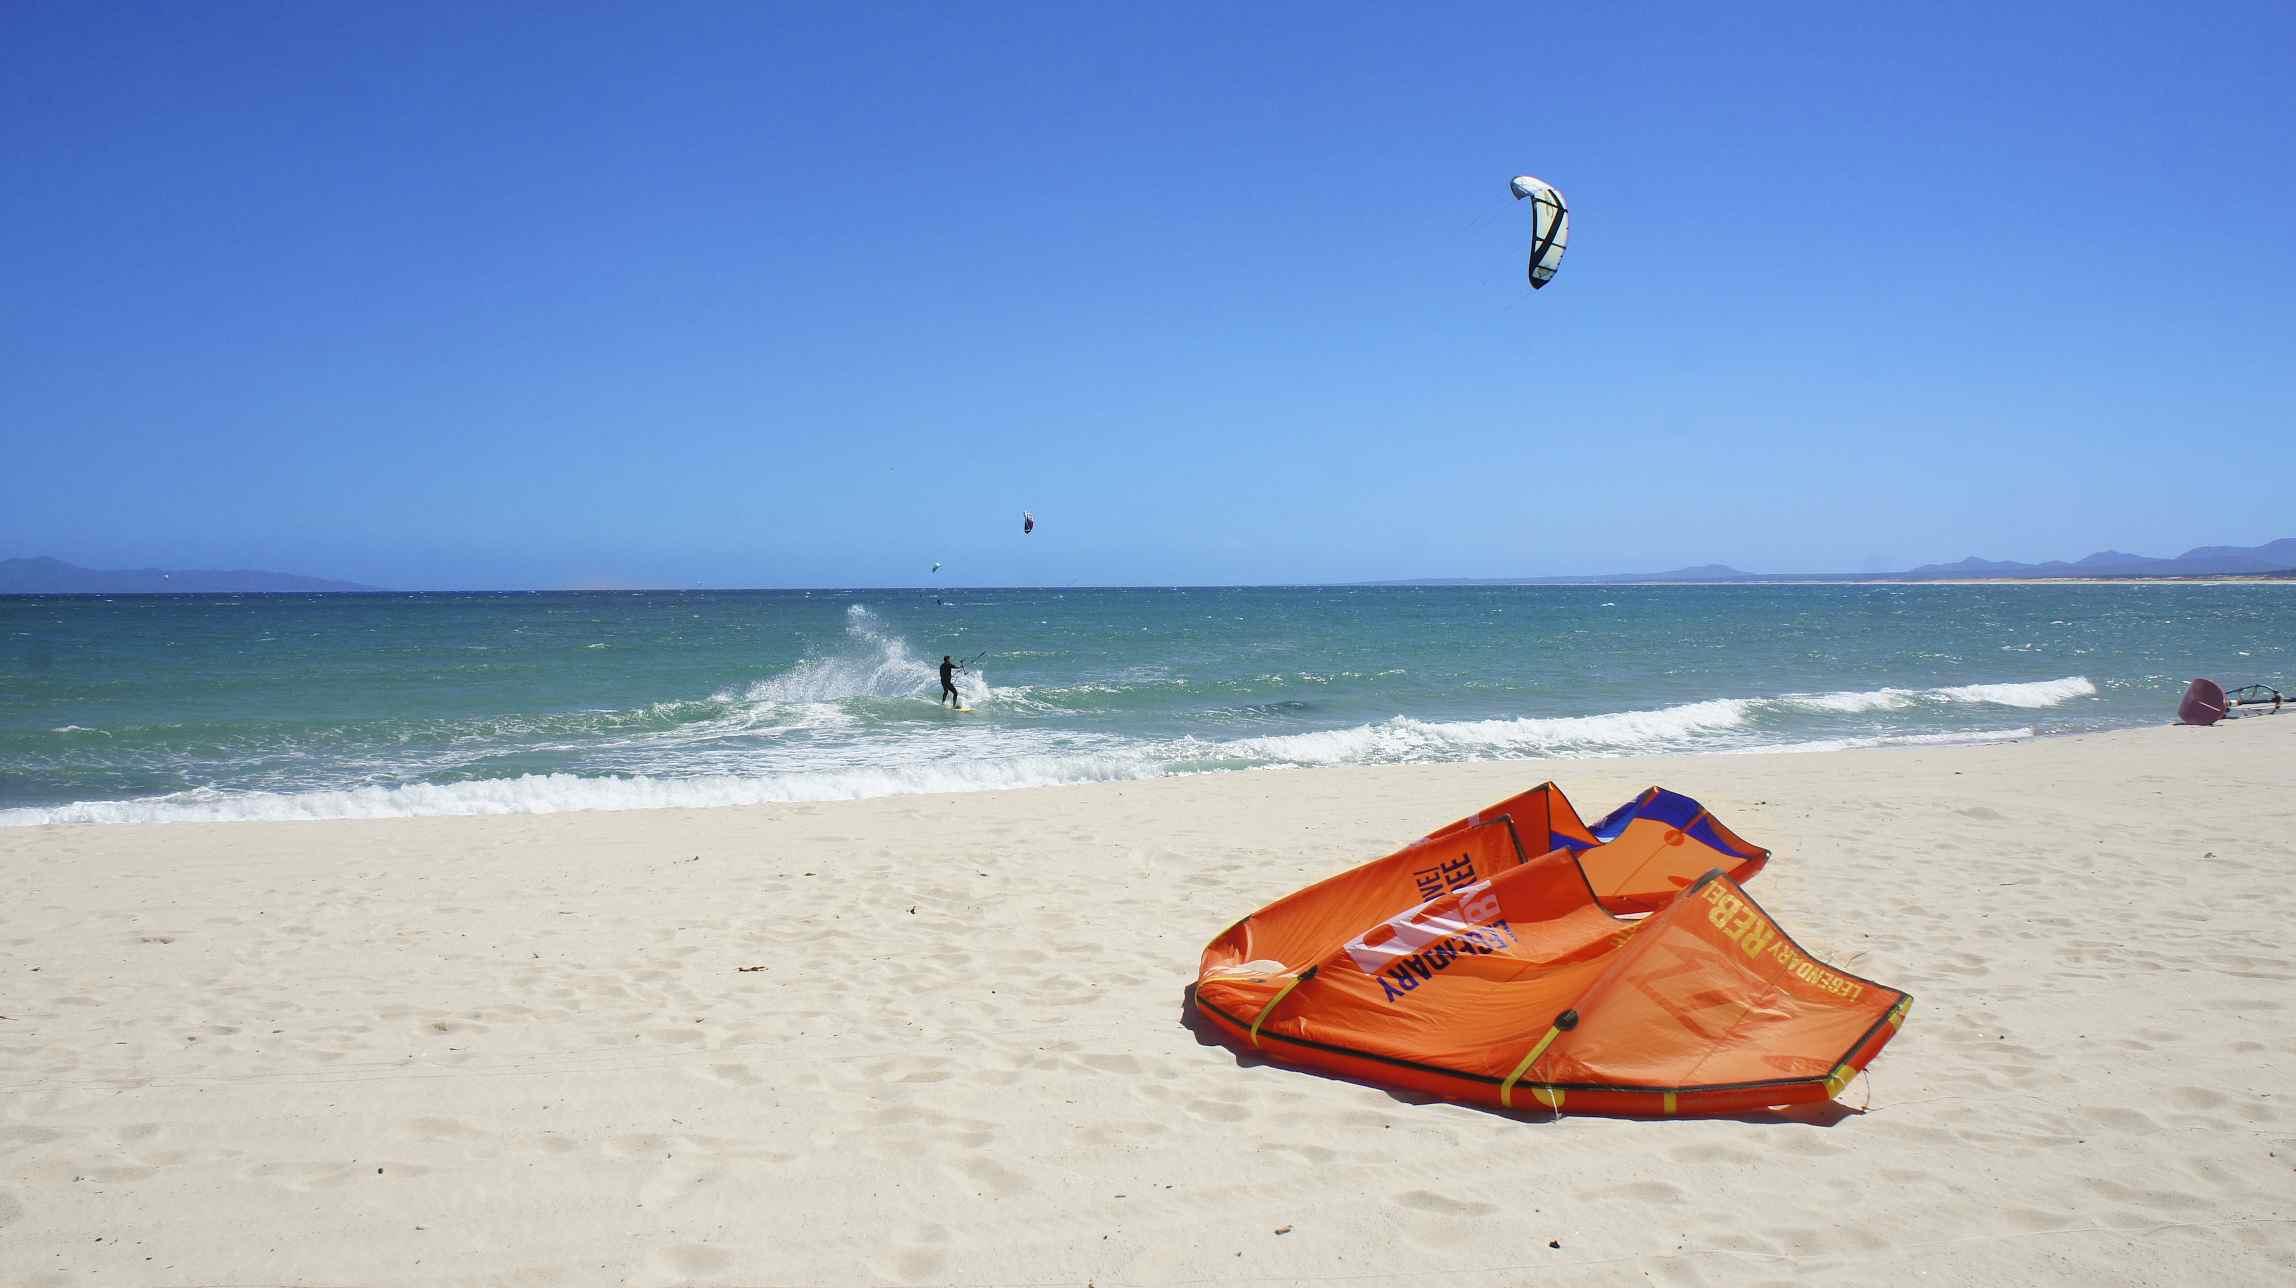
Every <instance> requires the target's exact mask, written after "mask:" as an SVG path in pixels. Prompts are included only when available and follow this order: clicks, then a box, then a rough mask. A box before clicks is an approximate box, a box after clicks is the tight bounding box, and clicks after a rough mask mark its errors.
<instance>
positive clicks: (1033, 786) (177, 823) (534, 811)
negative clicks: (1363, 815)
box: [0, 699, 2254, 836]
mask: <svg viewBox="0 0 2296 1288" xmlns="http://www.w3.org/2000/svg"><path fill="white" fill-rule="evenodd" d="M1754 700H1759V699H1754ZM2245 718H2254V717H2245ZM2150 727H2152V726H2150V725H2136V726H2127V727H2123V728H2115V729H2083V730H2068V731H2064V732H2056V733H2052V732H2047V731H2045V730H2041V729H2038V728H2035V727H2033V726H2032V725H2029V724H2028V725H2021V726H2018V727H2016V728H2011V729H1996V730H1968V731H1965V732H1964V731H1950V732H1941V733H1908V734H1894V735H1875V736H1874V738H1873V739H1872V740H1871V741H1865V740H1856V741H1851V742H1849V743H1847V745H1845V744H1844V741H1843V740H1841V739H1826V738H1819V739H1813V740H1811V741H1807V742H1793V743H1777V744H1764V745H1756V746H1748V747H1737V748H1725V749H1716V750H1710V751H1709V750H1699V751H1682V752H1670V753H1667V752H1662V753H1651V752H1625V753H1619V754H1616V755H1604V754H1592V755H1559V756H1541V757H1530V756H1526V757H1514V758H1508V757H1486V758H1472V759H1460V760H1433V761H1430V760H1405V761H1387V762H1375V763H1368V764H1331V765H1297V764H1280V763H1279V764H1265V765H1240V766H1235V767H1232V768H1216V769H1189V770H1175V771H1166V772H1154V773H1143V774H1140V775H1138V776H1130V777H1126V776H1117V777H1108V778H1099V779H1079V780H1076V781H1071V782H1055V783H1021V784H1013V785H995V784H989V785H983V786H980V787H973V788H966V789H962V790H956V791H929V790H921V791H884V792H876V793H870V794H860V795H852V796H824V797H818V798H810V799H808V798H789V799H758V800H746V801H740V800H729V801H715V802H709V803H702V804H678V803H653V802H648V803H635V804H627V805H620V804H596V803H582V804H575V805H569V806H565V807H547V808H532V807H521V808H499V809H479V808H472V809H466V810H459V811H458V810H443V809H442V810H436V811H432V812H421V811H417V810H405V811H399V812H376V813H365V814H353V813H340V814H310V815H303V816H295V815H288V816H249V817H239V818H158V819H58V820H46V821H41V822H34V823H20V822H12V821H8V820H7V819H6V818H5V815H6V814H7V813H8V811H9V809H23V810H38V811H55V810H71V809H78V808H82V807H88V808H93V809H97V810H104V809H111V808H125V807H136V806H140V807H147V808H148V807H152V806H159V805H167V804H179V803H177V802H171V801H170V799H169V798H168V797H131V798H127V799H123V800H102V801H71V802H64V803H60V804H54V805H33V806H11V807H8V808H7V809H0V836H6V835H7V834H9V833H10V832H16V831H43V830H49V829H56V828H116V827H183V826H187V825H209V826H218V827H228V826H238V825H241V824H272V823H346V822H394V821H400V820H412V819H446V818H543V817H554V816H558V815H580V814H655V813H663V812H668V811H697V812H705V813H706V812H710V811H715V810H745V809H771V808H775V807H778V806H790V805H844V804H858V803H862V802H867V801H882V800H912V799H950V800H958V799H963V798H966V797H971V796H981V795H1001V794H1004V793H1009V792H1037V791H1064V790H1068V789H1071V788H1086V787H1118V786H1126V785H1140V784H1146V783H1153V782H1161V781H1164V780H1166V779H1194V778H1207V777H1209V778H1217V777H1223V776H1227V775H1235V774H1255V773H1260V772H1282V773H1322V772H1327V771H1345V770H1371V769H1390V768H1407V767H1417V768H1440V767H1445V766H1451V767H1459V766H1493V767H1496V766H1521V767H1524V770H1523V771H1524V772H1526V773H1532V774H1536V775H1538V776H1539V777H1542V778H1544V777H1550V776H1567V774H1568V767H1569V766H1571V765H1574V764H1581V763H1605V762H1615V761H1621V760H1659V759H1664V760H1694V759H1703V758H1720V759H1744V758H1748V757H1765V756H1813V755H1817V756H1822V755H1831V754H1835V753H1839V752H1845V751H1887V750H1914V749H1921V748H1934V749H1945V748H1956V747H1982V746H1993V745H1999V744H2007V743H2022V742H2032V741H2036V740H2040V739H2057V738H2087V737H2098V736H2109V735H2112V734H2117V733H2125V732H2129V731H2130V730H2131V729H2142V728H2150ZM561 778H563V779H571V780H573V781H576V782H582V783H595V784H604V783H613V784H618V785H621V786H624V787H626V788H628V789H629V790H630V795H631V796H632V797H633V798H634V799H635V798H642V797H644V796H646V795H648V794H650V793H653V794H659V793H669V794H676V793H678V792H680V791H681V790H685V789H690V788H694V787H699V786H708V785H715V784H719V783H733V784H746V783H751V782H753V781H762V780H750V779H745V778H738V777H737V778H722V779H721V778H663V777H649V776H644V775H615V776H604V775H562V774H555V773H553V774H527V775H523V776H521V777H518V778H497V779H466V780H463V781H462V782H459V783H454V784H447V785H444V786H447V787H465V786H473V785H488V784H499V785H518V784H524V783H527V782H549V781H554V780H558V779H561ZM410 786H412V787H415V788H429V787H437V786H441V785H437V784H412V785H410ZM379 790H381V791H382V792H383V793H385V794H386V795H389V794H394V793H398V792H402V791H406V790H407V787H404V786H402V787H395V788H385V789H379ZM346 794H348V793H343V792H339V791H315V792H308V793H274V794H267V795H266V796H265V798H266V799H273V800H280V801H294V800H298V799H303V798H315V797H335V796H341V795H346ZM180 804H181V806H182V807H183V808H186V809H196V808H199V806H198V805H195V804H191V803H187V802H186V803H180Z"/></svg>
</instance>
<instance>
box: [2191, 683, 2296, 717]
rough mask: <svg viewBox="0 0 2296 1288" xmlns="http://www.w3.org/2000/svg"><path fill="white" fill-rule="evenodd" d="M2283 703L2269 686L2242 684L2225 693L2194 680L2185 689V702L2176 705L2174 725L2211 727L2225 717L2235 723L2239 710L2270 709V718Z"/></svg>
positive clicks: (2216, 686) (2281, 698)
mask: <svg viewBox="0 0 2296 1288" xmlns="http://www.w3.org/2000/svg"><path fill="white" fill-rule="evenodd" d="M2286 702H2287V699H2286V698H2284V697H2282V696H2281V695H2280V690H2278V689H2275V688H2273V687H2272V686H2271V685H2269V684H2244V685H2242V686H2241V687H2239V688H2237V689H2234V690H2233V691H2232V692H2230V693H2226V692H2225V691H2224V688H2223V686H2221V685H2219V684H2218V683H2217V682H2216V681H2214V680H2194V681H2193V682H2192V683H2191V684H2189V685H2186V686H2185V690H2184V700H2183V701H2182V702H2179V703H2177V705H2176V722H2177V723H2178V724H2188V725H2212V724H2215V723H2216V722H2217V721H2219V720H2222V719H2224V718H2225V717H2226V716H2233V717H2234V718H2235V719H2237V718H2238V716H2237V714H2236V713H2237V712H2238V711H2239V709H2240V708H2242V707H2270V708H2272V712H2271V714H2278V713H2279V711H2280V708H2281V707H2282V706H2283V705H2285V704H2286ZM2258 714H2260V715H2261V714H2266V713H2263V712H2259V713H2258Z"/></svg>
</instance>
